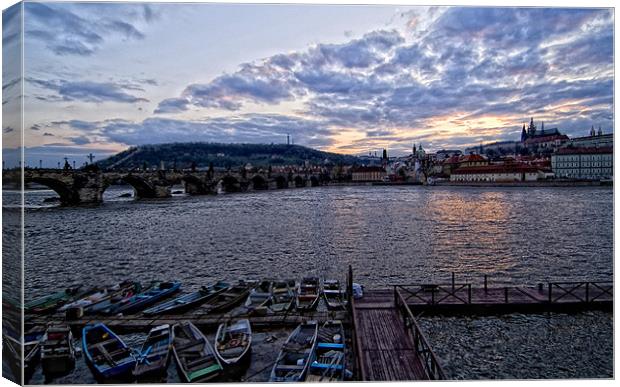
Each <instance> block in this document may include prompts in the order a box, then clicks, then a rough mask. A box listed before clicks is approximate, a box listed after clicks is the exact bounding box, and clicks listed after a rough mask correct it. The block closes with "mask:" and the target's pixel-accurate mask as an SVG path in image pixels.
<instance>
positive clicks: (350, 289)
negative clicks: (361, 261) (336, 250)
mask: <svg viewBox="0 0 620 387" xmlns="http://www.w3.org/2000/svg"><path fill="white" fill-rule="evenodd" d="M347 277H348V278H347V282H348V283H347V293H349V304H350V303H351V299H352V298H353V267H352V266H351V265H349V275H348V276H347Z"/></svg>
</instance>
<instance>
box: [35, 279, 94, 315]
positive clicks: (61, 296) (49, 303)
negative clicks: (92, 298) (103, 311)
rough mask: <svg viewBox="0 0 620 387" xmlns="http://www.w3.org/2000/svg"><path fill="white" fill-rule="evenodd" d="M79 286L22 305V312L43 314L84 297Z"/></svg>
mask: <svg viewBox="0 0 620 387" xmlns="http://www.w3.org/2000/svg"><path fill="white" fill-rule="evenodd" d="M80 289H81V285H78V286H72V287H70V288H67V289H65V290H63V291H60V292H56V293H53V294H49V295H47V296H43V297H39V298H37V299H34V300H32V301H30V302H27V303H25V304H24V312H26V313H32V314H44V313H50V312H53V311H55V310H56V309H58V308H60V307H61V306H63V305H64V304H66V303H67V302H69V301H72V300H74V299H76V298H78V297H81V296H83V295H85V294H86V293H87V292H80Z"/></svg>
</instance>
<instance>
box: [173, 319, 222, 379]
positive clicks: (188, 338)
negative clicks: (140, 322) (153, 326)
mask: <svg viewBox="0 0 620 387" xmlns="http://www.w3.org/2000/svg"><path fill="white" fill-rule="evenodd" d="M172 334H173V337H174V339H173V344H172V352H173V353H174V358H175V360H176V363H177V368H178V372H179V376H181V378H182V379H183V380H184V381H185V382H188V383H196V382H207V381H210V380H213V379H215V378H217V377H219V376H220V375H221V374H222V371H223V368H222V365H221V364H220V361H219V358H218V357H217V355H216V353H215V350H214V349H213V346H212V345H211V343H209V341H208V340H207V338H206V337H205V336H204V334H202V332H201V331H200V330H199V329H198V328H196V326H195V325H194V324H192V323H191V322H189V321H184V322H181V323H179V324H175V325H174V326H173V327H172Z"/></svg>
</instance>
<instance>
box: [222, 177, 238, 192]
mask: <svg viewBox="0 0 620 387" xmlns="http://www.w3.org/2000/svg"><path fill="white" fill-rule="evenodd" d="M220 183H221V187H222V190H224V192H229V193H231V192H239V191H241V184H240V183H239V180H237V179H236V178H235V177H234V176H231V175H226V176H224V177H223V178H222V179H221V180H220Z"/></svg>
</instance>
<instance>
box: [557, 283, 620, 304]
mask: <svg viewBox="0 0 620 387" xmlns="http://www.w3.org/2000/svg"><path fill="white" fill-rule="evenodd" d="M613 289H614V283H613V281H597V282H593V281H581V282H550V283H549V284H548V285H547V294H548V299H547V301H548V302H549V303H557V302H562V300H567V299H572V300H576V301H579V302H585V303H589V302H594V301H598V300H600V299H601V298H603V297H604V296H606V295H607V296H609V297H611V298H612V299H613V296H614V295H613Z"/></svg>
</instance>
